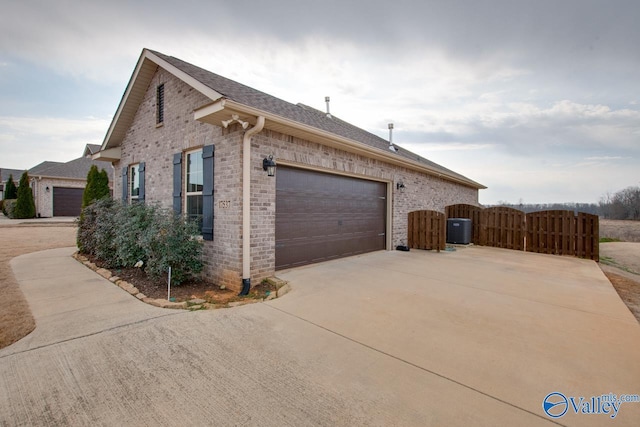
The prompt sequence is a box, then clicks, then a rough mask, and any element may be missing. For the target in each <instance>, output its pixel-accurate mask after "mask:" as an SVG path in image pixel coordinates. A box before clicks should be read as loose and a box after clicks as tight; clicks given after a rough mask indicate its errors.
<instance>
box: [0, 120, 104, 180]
mask: <svg viewBox="0 0 640 427" xmlns="http://www.w3.org/2000/svg"><path fill="white" fill-rule="evenodd" d="M109 123H110V121H109V120H107V119H97V118H91V117H89V118H85V119H76V120H73V119H61V118H55V117H8V116H0V147H1V148H2V150H1V151H2V164H1V165H0V166H1V167H5V168H12V169H27V168H30V167H32V166H35V165H36V164H38V163H40V162H43V161H47V160H49V161H59V162H67V161H69V160H73V159H76V158H78V157H80V156H82V153H83V151H84V147H85V144H101V143H102V138H103V137H104V135H105V133H106V130H107V127H108V126H109Z"/></svg>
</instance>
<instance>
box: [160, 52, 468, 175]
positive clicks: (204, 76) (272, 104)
mask: <svg viewBox="0 0 640 427" xmlns="http://www.w3.org/2000/svg"><path fill="white" fill-rule="evenodd" d="M150 52H152V53H153V54H154V55H157V56H158V57H160V58H161V59H163V60H165V61H167V62H168V63H169V64H171V65H173V66H174V67H176V68H178V69H179V70H181V71H183V72H185V73H187V74H188V75H190V76H191V77H193V78H194V79H196V80H198V81H199V82H200V83H202V84H204V85H205V86H207V87H209V88H211V89H213V90H215V91H216V92H218V93H220V94H222V95H223V96H224V97H226V98H228V99H231V100H233V101H236V102H238V103H241V104H244V105H247V106H250V107H253V108H257V109H260V110H262V111H266V112H269V113H272V114H276V115H278V116H281V117H285V118H287V119H290V120H294V121H296V122H298V123H303V124H305V125H308V126H312V127H314V128H317V129H320V130H323V131H326V132H330V133H333V134H335V135H339V136H341V137H344V138H349V139H351V140H354V141H358V142H361V143H364V144H367V145H369V146H372V147H376V148H378V149H381V150H387V151H389V142H388V141H387V140H385V139H383V138H380V137H379V136H377V135H374V134H372V133H370V132H367V131H366V130H364V129H360V128H358V127H356V126H353V125H352V124H350V123H347V122H345V121H343V120H340V119H339V118H337V117H335V116H333V115H331V116H330V117H327V115H326V114H325V113H324V112H323V111H320V110H317V109H315V108H312V107H308V106H306V105H303V104H297V105H296V104H292V103H290V102H287V101H284V100H282V99H279V98H276V97H275V96H272V95H269V94H266V93H264V92H261V91H259V90H256V89H253V88H251V87H249V86H245V85H243V84H241V83H238V82H235V81H233V80H230V79H228V78H226V77H222V76H220V75H217V74H215V73H212V72H210V71H207V70H205V69H203V68H200V67H197V66H195V65H192V64H189V63H187V62H184V61H182V60H180V59H178V58H174V57H172V56H167V55H164V54H162V53H160V52H156V51H150ZM394 145H395V144H394ZM395 146H396V148H398V151H397V152H396V154H397V155H398V156H400V157H404V158H407V159H411V160H414V161H417V162H419V163H423V164H425V165H428V166H430V167H431V168H433V169H435V170H440V171H442V172H443V173H446V174H447V175H449V176H455V177H458V178H460V179H463V180H465V181H469V179H468V178H466V177H465V176H463V175H460V174H458V173H457V172H454V171H452V170H450V169H447V168H445V167H443V166H440V165H438V164H437V163H434V162H432V161H430V160H428V159H425V158H424V157H421V156H419V155H417V154H415V153H412V152H411V151H409V150H406V149H403V148H401V147H399V146H397V145H395ZM389 152H391V151H389Z"/></svg>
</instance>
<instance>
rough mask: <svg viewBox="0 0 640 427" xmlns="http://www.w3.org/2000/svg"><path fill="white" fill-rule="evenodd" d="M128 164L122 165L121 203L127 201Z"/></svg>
mask: <svg viewBox="0 0 640 427" xmlns="http://www.w3.org/2000/svg"><path fill="white" fill-rule="evenodd" d="M128 172H129V166H124V165H123V166H122V203H124V204H125V205H126V204H127V202H128V201H129V179H128V177H129V174H128Z"/></svg>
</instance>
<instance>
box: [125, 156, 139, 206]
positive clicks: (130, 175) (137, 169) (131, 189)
mask: <svg viewBox="0 0 640 427" xmlns="http://www.w3.org/2000/svg"><path fill="white" fill-rule="evenodd" d="M133 168H136V171H137V174H138V195H137V196H134V195H133V182H134V181H133V179H134V176H133ZM127 185H128V187H129V188H128V192H129V202H131V201H137V200H139V198H140V163H133V164H131V165H129V180H128V182H127Z"/></svg>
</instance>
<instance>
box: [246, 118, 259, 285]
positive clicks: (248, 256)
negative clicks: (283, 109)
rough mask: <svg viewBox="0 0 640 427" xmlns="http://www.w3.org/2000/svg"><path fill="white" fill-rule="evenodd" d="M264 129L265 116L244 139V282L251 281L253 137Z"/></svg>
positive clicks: (247, 132)
mask: <svg viewBox="0 0 640 427" xmlns="http://www.w3.org/2000/svg"><path fill="white" fill-rule="evenodd" d="M263 127H264V116H258V120H257V122H256V125H255V126H254V127H252V128H251V129H249V130H248V131H246V132H245V133H244V138H243V139H242V280H243V282H244V281H245V280H250V279H251V137H252V136H253V135H255V134H256V133H258V132H260V131H261V130H262V128H263Z"/></svg>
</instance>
